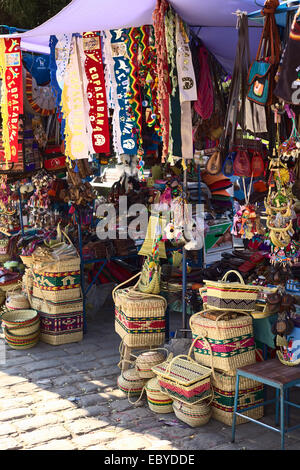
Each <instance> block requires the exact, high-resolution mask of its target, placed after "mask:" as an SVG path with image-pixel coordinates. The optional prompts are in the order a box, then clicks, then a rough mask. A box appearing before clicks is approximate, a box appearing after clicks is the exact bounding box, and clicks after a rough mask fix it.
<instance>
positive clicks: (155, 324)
mask: <svg viewBox="0 0 300 470" xmlns="http://www.w3.org/2000/svg"><path fill="white" fill-rule="evenodd" d="M137 276H140V273H138V274H136V275H135V276H133V277H132V278H131V279H128V280H127V281H125V282H123V283H122V284H119V285H118V286H117V287H116V288H115V289H114V290H113V292H112V297H113V300H114V303H115V331H116V333H118V334H119V335H120V337H121V338H122V340H123V342H124V344H125V345H126V346H128V347H144V346H159V345H161V344H163V343H164V340H165V327H166V317H165V312H166V308H167V301H166V299H165V298H164V297H161V296H159V295H154V294H146V293H142V292H139V291H138V290H136V286H137V284H136V285H135V286H134V287H129V288H125V289H121V287H122V286H124V285H125V284H126V283H128V282H130V281H132V280H133V279H135V278H136V277H137Z"/></svg>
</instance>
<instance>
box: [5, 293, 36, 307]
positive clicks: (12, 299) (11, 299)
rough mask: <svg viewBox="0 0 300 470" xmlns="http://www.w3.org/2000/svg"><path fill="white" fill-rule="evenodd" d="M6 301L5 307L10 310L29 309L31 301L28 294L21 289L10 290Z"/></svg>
mask: <svg viewBox="0 0 300 470" xmlns="http://www.w3.org/2000/svg"><path fill="white" fill-rule="evenodd" d="M6 295H7V297H6V302H5V307H6V308H7V309H8V310H28V309H30V303H29V300H28V299H27V297H26V295H25V294H24V293H22V292H21V291H16V292H8V293H7V294H6Z"/></svg>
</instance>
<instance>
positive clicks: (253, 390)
mask: <svg viewBox="0 0 300 470" xmlns="http://www.w3.org/2000/svg"><path fill="white" fill-rule="evenodd" d="M235 383H236V375H228V374H226V373H224V372H218V371H215V372H214V374H213V375H212V378H211V384H212V387H213V390H214V396H213V400H212V403H211V407H212V417H213V418H214V419H216V420H218V421H221V422H222V423H224V424H227V425H228V426H231V425H232V420H233V409H234V396H235ZM263 401H264V389H263V385H262V384H261V383H259V382H255V381H254V380H251V379H248V378H246V377H240V380H239V397H238V408H237V411H238V412H241V413H243V409H244V408H248V407H249V406H252V405H258V404H259V403H262V402H263ZM263 415H264V407H263V406H259V407H257V408H254V409H253V410H249V411H246V412H245V416H249V417H250V418H253V419H260V418H262V417H263ZM246 422H247V419H245V418H243V417H241V416H237V417H236V424H242V423H246Z"/></svg>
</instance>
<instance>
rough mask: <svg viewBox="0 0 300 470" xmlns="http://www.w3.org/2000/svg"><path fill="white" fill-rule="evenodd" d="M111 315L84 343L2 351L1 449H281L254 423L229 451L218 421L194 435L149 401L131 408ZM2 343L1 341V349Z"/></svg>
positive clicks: (93, 326)
mask: <svg viewBox="0 0 300 470" xmlns="http://www.w3.org/2000/svg"><path fill="white" fill-rule="evenodd" d="M112 312H113V309H112V306H110V305H108V306H106V309H105V310H102V313H100V314H99V316H98V318H97V319H96V320H95V319H94V320H93V321H89V322H88V331H87V333H86V334H85V335H84V339H83V341H82V342H80V343H73V344H68V345H61V346H51V345H47V344H45V343H42V342H40V343H39V344H38V345H37V346H35V347H34V348H31V349H28V350H25V351H17V350H13V349H10V348H9V347H8V346H5V347H6V363H5V364H4V365H0V450H12V449H20V450H28V449H36V450H56V449H58V450H75V449H78V450H81V449H88V450H98V449H99V450H100V449H101V450H107V451H111V450H139V449H145V450H225V449H226V450H231V449H245V450H261V449H263V450H268V449H279V448H280V435H279V434H278V433H275V432H273V431H269V430H266V429H265V428H263V427H261V426H258V425H255V424H254V423H246V424H242V425H239V426H238V427H237V434H236V443H235V444H231V442H230V440H231V428H230V427H229V426H226V425H224V424H222V423H220V422H218V421H215V420H213V419H212V420H211V421H210V422H209V423H208V424H207V425H205V426H203V427H200V428H190V427H189V426H188V425H186V424H184V423H181V422H180V421H178V420H177V419H176V417H175V415H174V414H173V413H172V414H168V415H159V414H156V413H153V412H152V411H151V410H150V409H149V408H148V406H147V403H146V401H145V400H143V401H141V402H140V403H139V405H138V406H137V407H134V406H133V405H131V404H130V403H129V402H128V400H127V398H126V395H125V394H124V393H123V392H121V391H120V390H119V389H118V388H117V377H118V375H119V373H120V370H119V369H118V367H117V363H118V361H119V352H118V348H119V343H120V338H119V336H117V335H116V334H115V333H114V323H113V313H112ZM3 342H4V340H3V339H0V343H1V344H0V346H1V345H2V344H3ZM297 391H298V394H299V389H298V390H296V391H295V393H296V392H297ZM298 403H299V399H298ZM268 410H270V411H269V412H268ZM291 413H292V423H291V424H293V420H294V421H295V419H296V418H297V419H298V420H299V421H300V416H299V410H295V411H292V412H291ZM297 413H298V414H297ZM266 415H267V416H266V418H265V422H268V423H269V424H271V425H274V422H273V412H272V408H267V409H266ZM286 448H287V449H291V450H292V449H300V430H297V431H294V432H293V433H291V434H290V437H287V438H286Z"/></svg>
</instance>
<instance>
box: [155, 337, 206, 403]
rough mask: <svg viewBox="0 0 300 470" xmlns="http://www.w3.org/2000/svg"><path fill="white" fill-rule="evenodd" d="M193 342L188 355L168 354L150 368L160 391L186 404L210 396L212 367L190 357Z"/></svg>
mask: <svg viewBox="0 0 300 470" xmlns="http://www.w3.org/2000/svg"><path fill="white" fill-rule="evenodd" d="M194 342H195V341H193V342H192V345H191V347H190V350H189V353H188V355H183V354H182V355H178V356H175V357H173V358H172V355H170V356H169V357H168V358H167V360H166V361H165V362H163V363H162V364H159V365H157V366H155V367H153V368H152V370H153V372H155V374H156V375H157V378H158V383H159V385H160V388H161V391H162V392H163V393H166V394H167V395H169V396H170V397H171V398H173V399H177V400H180V401H183V402H184V403H188V404H195V403H200V402H201V401H202V400H205V399H206V398H208V397H210V396H211V393H212V392H211V385H210V376H211V373H212V369H210V368H208V367H205V366H202V365H200V364H198V363H197V362H196V361H195V360H194V359H192V358H191V353H192V351H193V346H194Z"/></svg>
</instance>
